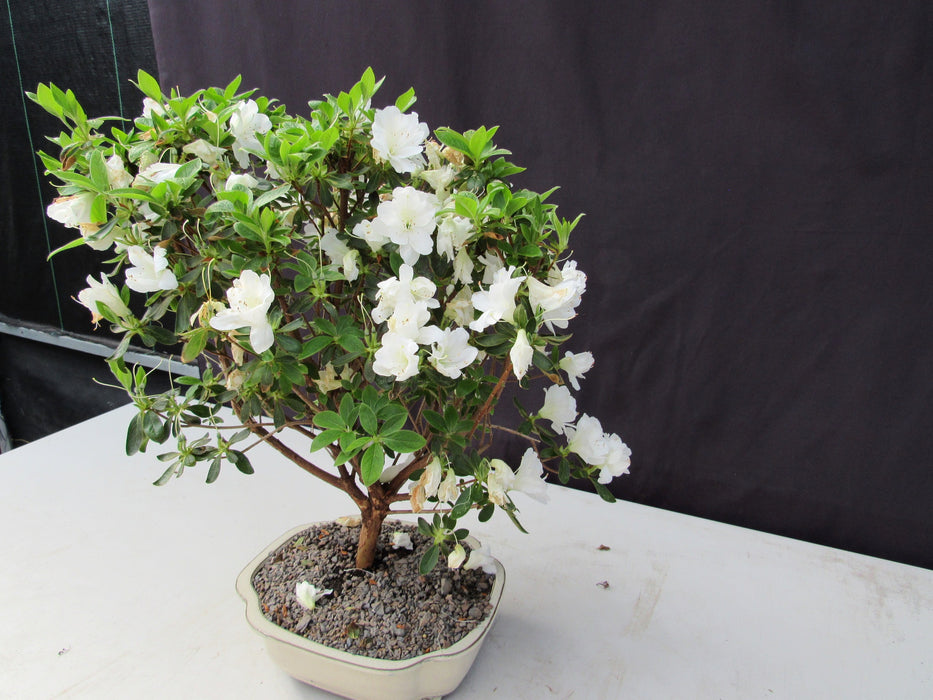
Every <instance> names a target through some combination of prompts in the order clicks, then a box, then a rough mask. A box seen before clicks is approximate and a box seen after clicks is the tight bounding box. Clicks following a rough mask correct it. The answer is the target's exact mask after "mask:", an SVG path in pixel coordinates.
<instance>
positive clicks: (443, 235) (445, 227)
mask: <svg viewBox="0 0 933 700" xmlns="http://www.w3.org/2000/svg"><path fill="white" fill-rule="evenodd" d="M472 235H473V222H472V221H470V220H469V219H465V218H463V217H462V216H454V215H448V216H445V217H444V218H443V219H441V222H440V224H438V227H437V253H438V255H443V256H444V257H445V258H447V259H448V260H453V259H454V255H455V254H456V252H457V251H459V250H460V249H461V248H463V246H464V244H465V243H466V242H467V240H469V238H470V236H472Z"/></svg>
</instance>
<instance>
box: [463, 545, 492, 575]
mask: <svg viewBox="0 0 933 700" xmlns="http://www.w3.org/2000/svg"><path fill="white" fill-rule="evenodd" d="M471 546H472V545H471ZM463 568H464V569H482V570H483V572H484V573H487V574H495V573H496V560H495V559H493V558H492V552H490V551H489V546H488V545H485V544H484V545H480V546H476V547H472V548H471V549H470V558H469V559H467V561H466V564H464V565H463Z"/></svg>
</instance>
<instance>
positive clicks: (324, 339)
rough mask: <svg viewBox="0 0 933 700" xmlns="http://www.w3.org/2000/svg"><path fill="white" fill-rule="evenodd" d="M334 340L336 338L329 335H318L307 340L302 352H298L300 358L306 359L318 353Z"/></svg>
mask: <svg viewBox="0 0 933 700" xmlns="http://www.w3.org/2000/svg"><path fill="white" fill-rule="evenodd" d="M332 342H334V339H333V338H332V337H331V336H329V335H318V336H315V337H314V338H311V339H310V340H307V341H305V344H304V346H303V347H302V348H301V352H300V353H299V354H298V359H299V360H306V359H308V358H309V357H311V356H312V355H317V354H318V353H319V352H321V350H323V349H324V348H326V347H327V346H328V345H330V344H331V343H332Z"/></svg>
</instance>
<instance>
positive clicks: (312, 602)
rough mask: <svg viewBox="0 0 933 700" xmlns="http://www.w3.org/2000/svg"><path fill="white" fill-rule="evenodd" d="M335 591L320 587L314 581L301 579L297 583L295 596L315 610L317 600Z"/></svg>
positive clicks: (307, 606)
mask: <svg viewBox="0 0 933 700" xmlns="http://www.w3.org/2000/svg"><path fill="white" fill-rule="evenodd" d="M331 593H333V590H331V589H330V588H318V587H317V586H315V585H314V584H313V583H308V582H307V581H300V582H299V583H297V584H296V585H295V597H296V598H298V602H299V603H301V604H302V605H303V606H304V607H306V608H307V609H308V610H314V608H315V607H316V606H317V602H318V601H319V600H320V599H321V598H323V597H324V596H326V595H330V594H331Z"/></svg>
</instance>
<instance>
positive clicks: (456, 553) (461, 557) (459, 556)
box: [447, 543, 466, 569]
mask: <svg viewBox="0 0 933 700" xmlns="http://www.w3.org/2000/svg"><path fill="white" fill-rule="evenodd" d="M464 561H466V550H465V549H464V548H463V545H462V544H460V543H457V546H456V547H454V548H453V549H452V550H451V551H450V554H448V555H447V566H448V567H449V568H451V569H458V568H460V565H461V564H462V563H463V562H464Z"/></svg>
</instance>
